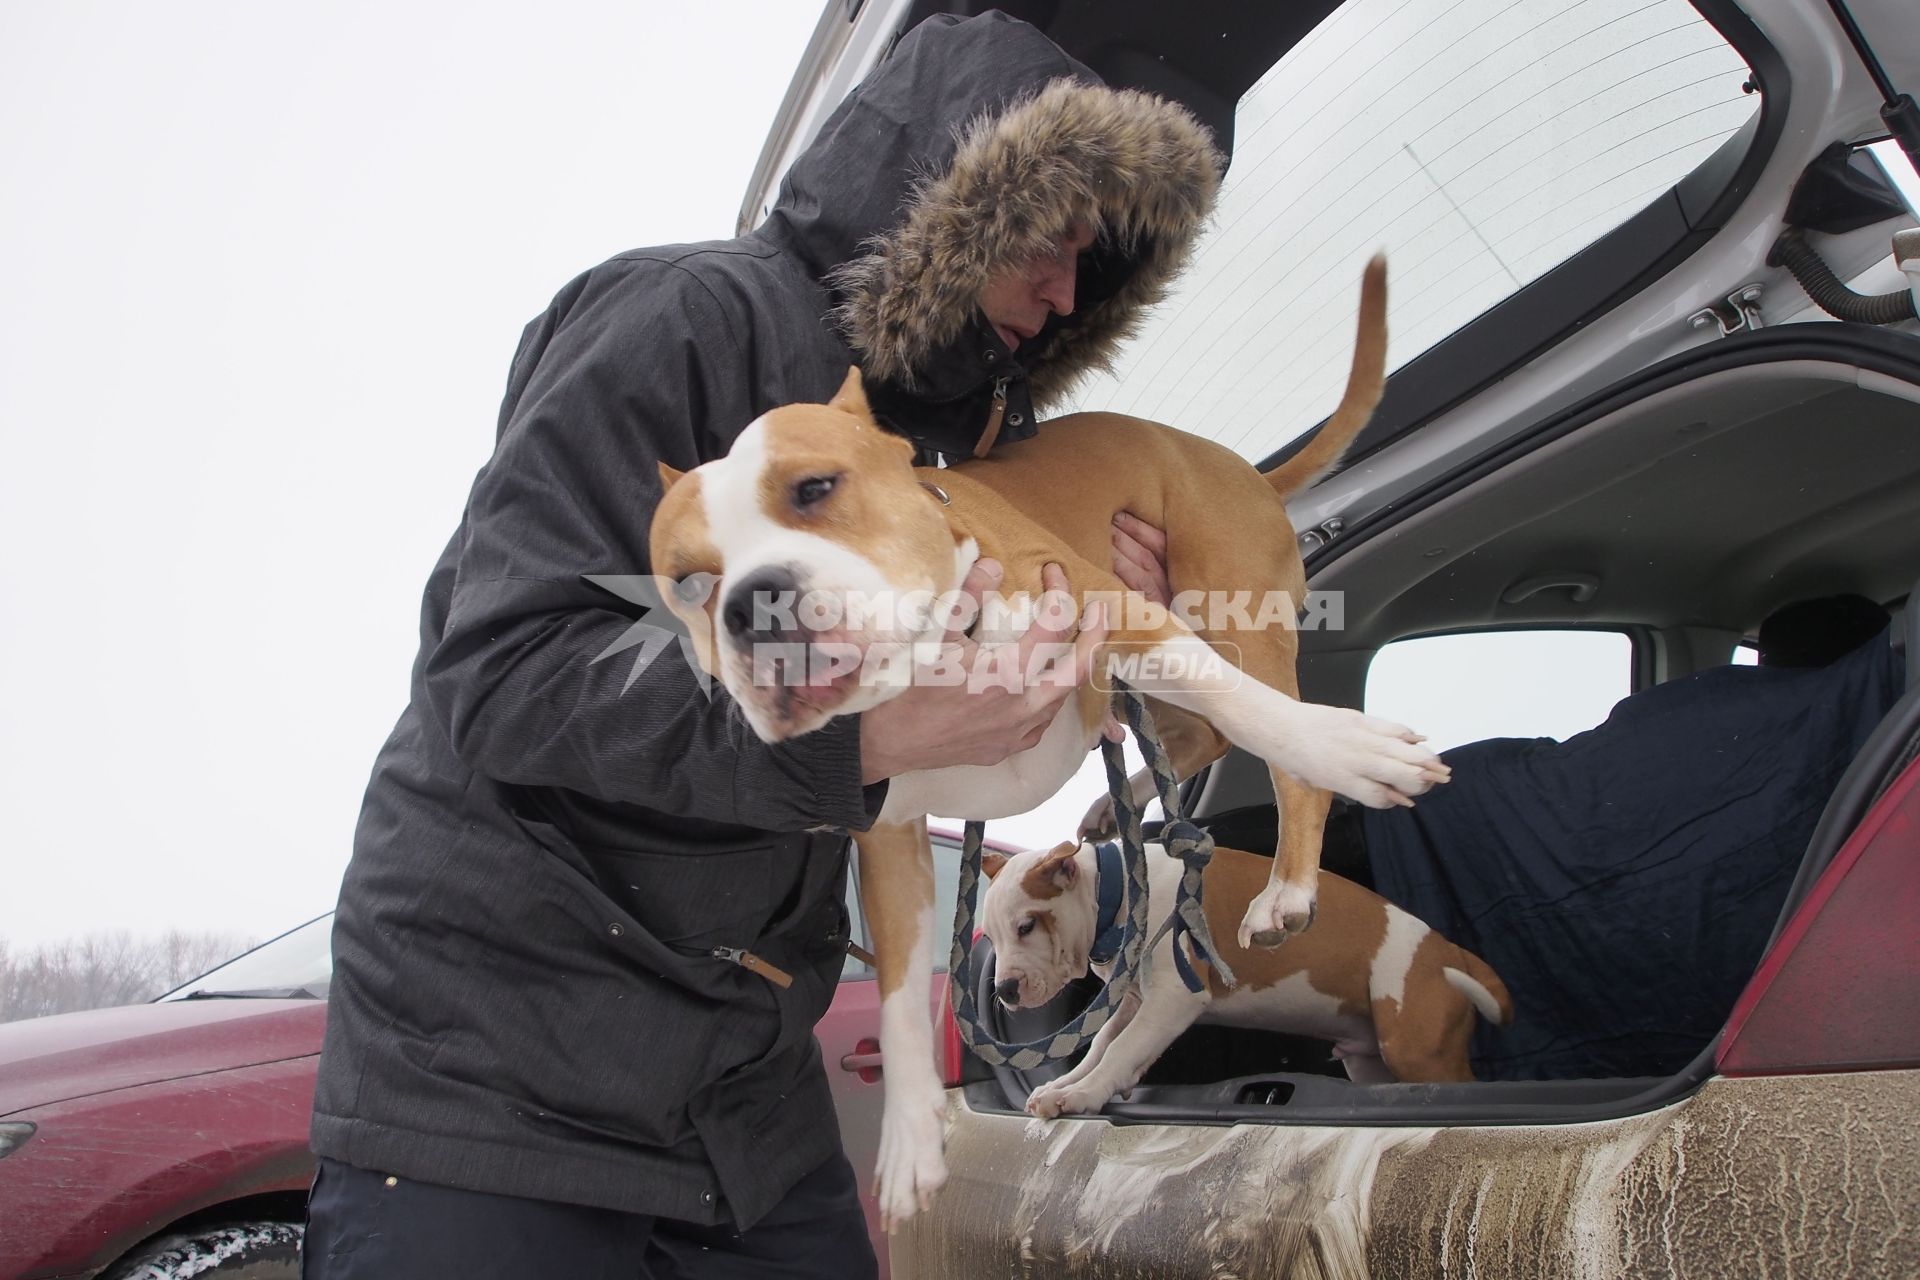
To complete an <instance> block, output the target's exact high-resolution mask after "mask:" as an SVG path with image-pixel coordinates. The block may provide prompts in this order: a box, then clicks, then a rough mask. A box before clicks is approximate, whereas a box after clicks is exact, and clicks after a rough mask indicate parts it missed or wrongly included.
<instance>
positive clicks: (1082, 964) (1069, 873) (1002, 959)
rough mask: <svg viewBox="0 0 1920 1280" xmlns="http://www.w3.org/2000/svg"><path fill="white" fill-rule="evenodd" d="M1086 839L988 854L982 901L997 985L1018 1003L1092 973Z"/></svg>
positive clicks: (1035, 1000) (1044, 996)
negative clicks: (1089, 969)
mask: <svg viewBox="0 0 1920 1280" xmlns="http://www.w3.org/2000/svg"><path fill="white" fill-rule="evenodd" d="M1081 848H1082V846H1081V845H1078V844H1075V843H1073V842H1072V841H1067V842H1065V843H1062V844H1057V845H1055V846H1054V847H1053V848H1051V849H1044V850H1041V849H1036V850H1031V851H1029V852H1026V853H1017V854H1015V855H1014V856H1013V857H1011V858H1003V857H1001V856H1000V855H999V854H988V855H986V856H985V857H984V858H982V860H981V869H982V870H984V871H985V872H986V873H987V875H988V876H989V877H990V883H989V884H988V885H987V891H986V893H985V894H984V895H983V896H982V897H981V900H980V928H981V931H982V932H983V933H985V934H986V935H987V937H988V938H990V939H992V940H993V991H994V995H995V996H996V997H997V998H998V999H999V1001H1000V1003H1002V1004H1004V1005H1006V1006H1007V1007H1008V1008H1012V1009H1031V1008H1033V1007H1035V1006H1037V1005H1043V1004H1045V1003H1046V1002H1047V1001H1049V1000H1051V999H1053V997H1054V996H1055V995H1057V994H1059V991H1060V988H1062V987H1064V986H1066V985H1067V983H1068V982H1070V981H1071V980H1073V979H1074V978H1078V977H1081V976H1083V975H1084V974H1085V973H1086V972H1087V953H1088V952H1089V951H1091V950H1092V948H1093V932H1094V919H1093V917H1094V911H1095V905H1096V904H1095V901H1094V892H1093V888H1094V887H1093V884H1092V876H1091V875H1089V874H1088V873H1087V872H1085V871H1083V870H1082V869H1081V866H1080V863H1079V861H1078V856H1079V853H1080V850H1081Z"/></svg>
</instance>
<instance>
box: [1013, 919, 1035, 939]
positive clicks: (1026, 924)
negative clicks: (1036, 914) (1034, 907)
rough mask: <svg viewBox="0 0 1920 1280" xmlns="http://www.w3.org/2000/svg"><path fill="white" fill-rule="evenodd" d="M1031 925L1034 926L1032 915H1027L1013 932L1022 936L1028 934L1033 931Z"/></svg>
mask: <svg viewBox="0 0 1920 1280" xmlns="http://www.w3.org/2000/svg"><path fill="white" fill-rule="evenodd" d="M1033 926H1034V919H1033V917H1032V916H1028V917H1027V918H1026V919H1025V920H1022V921H1021V922H1020V927H1019V928H1018V929H1016V930H1014V932H1015V933H1017V934H1019V935H1020V936H1021V937H1023V938H1024V937H1026V936H1027V935H1028V934H1030V933H1032V932H1033Z"/></svg>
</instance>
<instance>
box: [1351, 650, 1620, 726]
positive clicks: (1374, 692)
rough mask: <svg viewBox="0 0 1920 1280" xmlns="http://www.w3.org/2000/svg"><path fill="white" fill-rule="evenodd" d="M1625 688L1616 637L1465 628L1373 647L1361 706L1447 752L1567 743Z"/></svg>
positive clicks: (1601, 715)
mask: <svg viewBox="0 0 1920 1280" xmlns="http://www.w3.org/2000/svg"><path fill="white" fill-rule="evenodd" d="M1632 691H1633V642H1632V641H1631V640H1629V639H1628V638H1627V637H1626V636H1625V635H1623V634H1621V633H1620V632H1618V631H1544V630H1543V631H1472V632H1466V633H1463V634H1460V635H1446V636H1423V637H1420V638H1418V639H1413V640H1400V641H1396V642H1395V643H1393V644H1390V645H1387V646H1386V647H1385V648H1383V649H1381V650H1380V652H1379V653H1377V654H1375V655H1374V659H1373V664H1372V666H1370V667H1369V668H1368V669H1367V695H1366V707H1367V710H1368V711H1369V712H1372V713H1373V714H1374V715H1379V716H1386V717H1388V718H1390V719H1393V720H1398V721H1399V722H1400V723H1402V724H1406V725H1411V726H1413V727H1414V728H1416V729H1418V730H1419V731H1420V732H1421V733H1423V734H1425V735H1426V736H1427V743H1428V745H1429V746H1431V747H1433V748H1434V749H1435V750H1436V751H1445V750H1448V749H1449V748H1452V747H1457V746H1459V745H1460V744H1461V743H1463V742H1479V741H1482V740H1484V739H1487V738H1557V739H1560V740H1561V741H1565V740H1566V739H1567V738H1570V737H1572V736H1573V735H1574V734H1576V733H1581V732H1584V731H1585V730H1587V729H1591V728H1593V727H1594V726H1595V725H1597V724H1599V723H1600V722H1601V721H1602V720H1605V719H1606V718H1607V713H1608V712H1610V711H1611V710H1612V709H1613V704H1614V703H1616V702H1618V701H1620V699H1622V698H1624V697H1626V696H1627V695H1628V694H1629V693H1631V692H1632Z"/></svg>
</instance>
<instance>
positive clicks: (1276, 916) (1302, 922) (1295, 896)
mask: <svg viewBox="0 0 1920 1280" xmlns="http://www.w3.org/2000/svg"><path fill="white" fill-rule="evenodd" d="M1314 906H1315V899H1314V895H1313V893H1312V891H1311V890H1308V889H1305V888H1303V887H1301V886H1300V885H1297V884H1287V883H1285V882H1284V881H1283V882H1281V883H1278V884H1269V885H1268V886H1267V887H1266V888H1264V889H1262V890H1261V891H1260V893H1259V896H1257V897H1255V898H1254V900H1253V901H1252V902H1249V903H1248V904H1247V913H1246V914H1245V915H1243V916H1242V917H1240V948H1241V950H1243V951H1244V950H1246V949H1248V948H1250V947H1277V946H1279V945H1280V944H1281V943H1283V942H1285V941H1286V940H1287V939H1288V938H1289V937H1290V936H1292V935H1293V934H1296V933H1304V932H1306V930H1307V926H1309V925H1311V924H1312V923H1313V912H1314Z"/></svg>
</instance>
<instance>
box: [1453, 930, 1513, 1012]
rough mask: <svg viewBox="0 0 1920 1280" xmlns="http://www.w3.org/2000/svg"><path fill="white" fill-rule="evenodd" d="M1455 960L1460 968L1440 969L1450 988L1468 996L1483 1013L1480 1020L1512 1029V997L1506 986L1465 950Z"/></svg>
mask: <svg viewBox="0 0 1920 1280" xmlns="http://www.w3.org/2000/svg"><path fill="white" fill-rule="evenodd" d="M1453 958H1454V962H1455V965H1458V967H1457V968H1456V967H1455V965H1443V966H1441V969H1440V974H1441V976H1442V977H1444V978H1445V979H1446V980H1447V984H1448V985H1449V986H1451V987H1452V988H1453V989H1454V990H1455V991H1458V992H1459V993H1460V994H1461V995H1463V996H1465V997H1466V998H1467V1001H1468V1003H1470V1004H1472V1005H1473V1007H1474V1008H1476V1009H1478V1010H1479V1011H1480V1016H1481V1017H1483V1018H1485V1019H1486V1020H1487V1021H1488V1022H1491V1023H1492V1024H1493V1025H1494V1026H1496V1027H1505V1026H1511V1025H1512V1024H1513V997H1512V996H1511V995H1509V994H1507V984H1506V983H1504V982H1502V981H1500V975H1499V974H1497V973H1495V972H1494V971H1493V966H1492V965H1490V964H1488V963H1487V962H1486V961H1485V960H1482V959H1481V958H1480V957H1479V956H1477V955H1475V954H1473V952H1471V951H1469V950H1467V949H1466V948H1465V947H1455V948H1454V949H1453Z"/></svg>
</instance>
